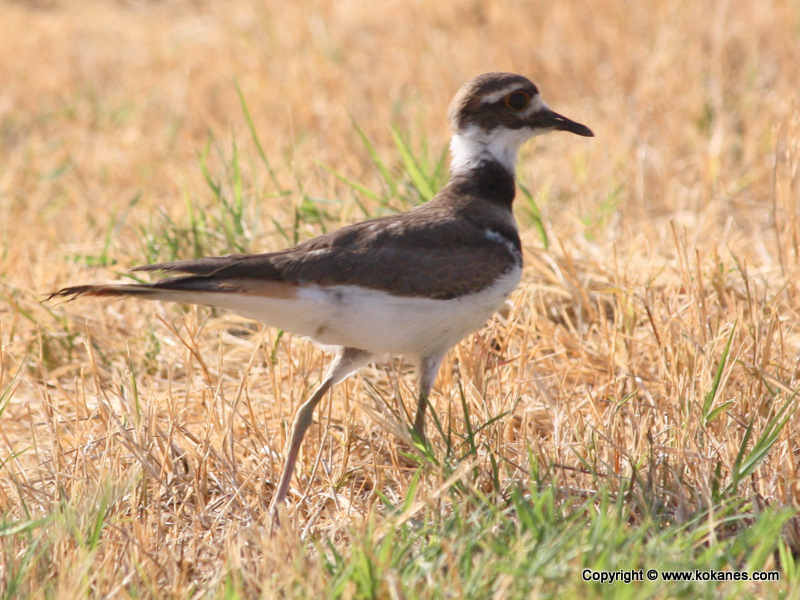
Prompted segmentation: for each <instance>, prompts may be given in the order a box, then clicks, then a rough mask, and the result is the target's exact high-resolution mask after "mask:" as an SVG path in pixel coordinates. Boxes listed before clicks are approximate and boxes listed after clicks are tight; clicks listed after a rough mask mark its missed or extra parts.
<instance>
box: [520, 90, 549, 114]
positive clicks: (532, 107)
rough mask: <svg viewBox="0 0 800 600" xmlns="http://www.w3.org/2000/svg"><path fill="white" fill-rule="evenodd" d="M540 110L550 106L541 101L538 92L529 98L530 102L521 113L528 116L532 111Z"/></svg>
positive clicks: (547, 108)
mask: <svg viewBox="0 0 800 600" xmlns="http://www.w3.org/2000/svg"><path fill="white" fill-rule="evenodd" d="M540 110H550V107H549V106H547V104H545V103H544V102H543V101H542V97H541V96H539V94H536V95H535V96H534V97H533V98H531V103H530V104H529V105H528V108H526V109H525V110H524V111H522V114H523V115H525V116H526V117H529V116H530V115H532V114H533V113H535V112H539V111H540Z"/></svg>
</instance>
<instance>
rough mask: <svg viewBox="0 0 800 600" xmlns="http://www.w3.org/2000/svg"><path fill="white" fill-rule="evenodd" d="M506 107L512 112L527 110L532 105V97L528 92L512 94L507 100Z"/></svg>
mask: <svg viewBox="0 0 800 600" xmlns="http://www.w3.org/2000/svg"><path fill="white" fill-rule="evenodd" d="M505 101H506V106H507V107H508V108H510V109H512V110H517V111H519V110H525V109H526V108H528V105H529V104H530V103H531V95H530V94H529V93H528V92H523V91H517V92H511V93H510V94H509V95H508V96H506V98H505Z"/></svg>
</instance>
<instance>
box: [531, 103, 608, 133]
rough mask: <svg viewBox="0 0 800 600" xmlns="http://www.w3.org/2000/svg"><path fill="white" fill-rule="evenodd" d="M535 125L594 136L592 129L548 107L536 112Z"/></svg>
mask: <svg viewBox="0 0 800 600" xmlns="http://www.w3.org/2000/svg"><path fill="white" fill-rule="evenodd" d="M536 126H537V127H546V128H550V129H555V130H557V131H569V132H570V133H574V134H576V135H582V136H583V137H594V134H593V133H592V130H591V129H589V128H588V127H587V126H586V125H581V124H580V123H576V122H575V121H572V120H570V119H568V118H567V117H564V116H562V115H560V114H558V113H557V112H553V111H552V110H550V109H549V108H544V109H542V110H540V111H539V112H537V113H536Z"/></svg>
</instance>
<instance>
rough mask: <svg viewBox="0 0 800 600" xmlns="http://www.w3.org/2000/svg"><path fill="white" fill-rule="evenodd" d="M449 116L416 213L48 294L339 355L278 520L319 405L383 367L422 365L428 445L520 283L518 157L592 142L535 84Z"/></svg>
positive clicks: (421, 405)
mask: <svg viewBox="0 0 800 600" xmlns="http://www.w3.org/2000/svg"><path fill="white" fill-rule="evenodd" d="M448 118H449V121H450V126H451V128H452V131H453V138H452V142H451V144H450V148H451V152H452V162H451V167H450V181H449V182H448V183H447V185H445V187H443V188H442V189H441V190H440V191H439V193H438V194H437V195H436V196H435V197H434V198H433V199H432V200H430V201H429V202H426V203H425V204H423V205H421V206H418V207H416V208H414V209H412V210H410V211H408V212H406V213H402V214H397V215H391V216H386V217H381V218H377V219H372V220H368V221H363V222H361V223H355V224H353V225H349V226H346V227H343V228H341V229H339V230H337V231H333V232H331V233H326V234H325V235H321V236H319V237H317V238H314V239H311V240H308V241H306V242H303V243H301V244H299V245H297V246H295V247H293V248H288V249H286V250H282V251H280V252H270V253H266V254H255V255H231V256H221V257H215V258H203V259H199V260H185V261H177V262H169V263H160V264H153V265H148V266H144V267H138V268H136V269H134V270H135V271H164V272H167V273H176V274H180V275H178V276H175V277H170V278H167V279H162V280H160V281H156V282H155V283H150V284H107V285H80V286H75V287H67V288H64V289H62V290H59V291H58V292H55V293H54V294H53V295H52V296H61V297H67V298H70V299H73V298H76V297H78V296H136V297H140V298H145V299H149V300H170V301H174V302H187V303H192V304H202V305H206V306H214V307H219V308H226V309H230V310H233V311H235V312H237V313H239V314H241V315H243V316H245V317H249V318H252V319H255V320H256V321H260V322H262V323H265V324H267V325H270V326H273V327H279V328H281V329H284V330H286V331H289V332H291V333H294V334H297V335H300V336H305V337H308V338H310V339H311V340H312V341H314V342H316V343H317V344H319V345H321V346H326V347H328V348H333V349H334V351H335V356H334V358H333V361H332V363H331V365H330V367H329V369H328V371H327V374H326V375H325V378H324V379H323V381H322V383H321V384H320V385H319V387H318V388H317V390H316V391H315V392H314V393H313V395H312V396H311V397H310V398H309V399H308V400H307V401H306V402H305V403H304V404H303V405H302V406H300V408H299V409H298V410H297V414H296V415H295V417H294V422H293V424H292V430H291V435H290V438H289V441H288V447H287V449H286V454H285V459H284V467H283V473H282V475H281V479H280V483H279V484H278V488H277V490H276V492H275V495H274V496H273V498H272V502H271V505H270V510H271V513H272V514H273V515H274V514H276V511H277V508H278V507H279V506H281V505H282V504H283V503H284V502H285V500H286V496H287V493H288V491H289V484H290V481H291V478H292V473H293V471H294V467H295V463H296V461H297V456H298V453H299V450H300V446H301V443H302V440H303V435H304V434H305V432H306V429H308V427H309V425H310V424H311V422H312V418H313V413H314V409H315V407H316V406H317V404H318V403H319V402H320V400H321V399H322V398H323V396H324V395H325V394H326V393H327V391H328V390H329V389H330V388H331V387H332V386H333V385H334V384H336V383H338V382H340V381H342V380H343V379H345V378H346V377H347V376H349V375H350V374H352V373H353V372H355V371H357V370H358V369H359V368H360V367H362V366H363V365H365V364H366V363H368V362H369V361H370V360H372V359H373V357H380V356H385V355H401V356H405V357H408V358H411V359H414V360H416V361H417V363H418V365H419V396H418V400H417V409H416V416H415V418H414V425H413V429H414V430H415V431H416V432H417V434H419V436H420V437H422V438H424V428H425V410H426V407H427V405H428V394H429V393H430V391H431V388H432V386H433V382H434V379H435V378H436V374H437V372H438V370H439V366H440V364H441V362H442V359H443V358H444V355H445V353H446V352H447V350H448V349H450V348H451V347H452V346H454V345H455V344H456V343H457V342H458V341H459V340H461V339H462V338H464V337H465V336H466V335H468V334H469V333H471V332H473V331H475V330H476V329H478V328H479V327H480V326H481V325H483V324H484V323H485V322H486V321H487V320H488V319H489V317H490V316H491V315H492V313H494V312H495V311H496V310H497V309H498V308H499V307H500V306H501V305H502V304H503V302H504V301H505V299H506V298H507V297H508V295H509V294H510V293H511V292H512V290H513V289H514V288H515V287H516V286H517V284H518V283H519V280H520V275H521V273H522V247H521V243H520V238H519V235H518V232H517V225H516V222H515V221H514V215H513V213H512V210H511V205H512V202H513V200H514V193H515V184H514V167H515V162H516V158H517V150H518V149H519V147H520V145H521V144H522V143H523V142H524V141H526V140H527V139H529V138H531V137H533V136H535V135H539V134H542V133H547V132H550V131H557V130H558V131H569V132H572V133H575V134H577V135H582V136H587V137H592V136H593V135H594V134H593V133H592V131H591V130H590V129H589V128H588V127H586V126H585V125H581V124H579V123H576V122H574V121H571V120H569V119H567V118H566V117H563V116H561V115H559V114H558V113H555V112H553V111H552V110H550V109H549V108H548V107H547V105H546V104H545V103H544V102H543V101H542V99H541V97H540V96H539V90H538V89H537V88H536V86H535V85H534V84H533V83H531V82H530V81H529V80H528V79H526V78H525V77H522V76H520V75H515V74H512V73H486V74H483V75H479V76H477V77H475V78H474V79H472V80H470V81H468V82H467V83H466V84H465V85H464V86H463V87H462V88H461V89H460V90H459V91H458V93H457V94H456V96H455V98H454V99H453V101H452V103H451V104H450V109H449V111H448ZM52 296H51V297H52Z"/></svg>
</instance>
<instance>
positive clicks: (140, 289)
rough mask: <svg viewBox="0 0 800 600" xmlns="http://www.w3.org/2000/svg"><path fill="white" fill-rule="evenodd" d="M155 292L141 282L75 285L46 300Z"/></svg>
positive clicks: (149, 293) (139, 294)
mask: <svg viewBox="0 0 800 600" xmlns="http://www.w3.org/2000/svg"><path fill="white" fill-rule="evenodd" d="M157 292H158V290H156V289H153V286H152V285H142V284H109V285H75V286H72V287H65V288H62V289H60V290H58V291H57V292H53V293H52V294H50V295H49V296H48V297H47V300H52V299H53V298H66V299H67V301H70V300H74V299H75V298H79V297H81V296H146V295H152V294H154V293H157Z"/></svg>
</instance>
